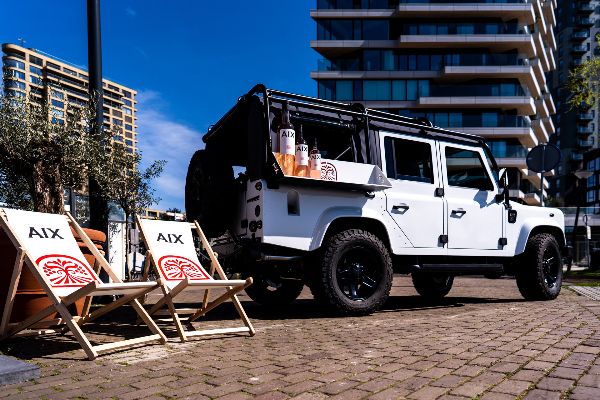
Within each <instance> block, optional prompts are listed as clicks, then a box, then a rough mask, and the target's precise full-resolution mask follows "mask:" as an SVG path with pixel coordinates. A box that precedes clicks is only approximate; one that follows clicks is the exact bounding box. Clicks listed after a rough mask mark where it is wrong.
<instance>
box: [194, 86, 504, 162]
mask: <svg viewBox="0 0 600 400" xmlns="http://www.w3.org/2000/svg"><path fill="white" fill-rule="evenodd" d="M255 95H260V96H262V97H263V99H264V107H265V110H264V111H265V115H266V116H267V118H266V120H267V126H266V130H267V135H269V133H270V131H271V126H270V125H271V121H270V120H269V118H268V115H269V114H270V107H271V105H270V101H269V99H275V100H280V101H288V102H289V103H290V104H291V105H296V106H303V107H308V108H312V109H318V110H326V111H330V112H343V113H344V114H347V115H354V116H356V117H361V118H362V119H364V122H365V124H366V125H367V126H368V124H369V121H370V120H376V121H381V122H388V123H393V124H399V125H402V126H403V127H406V128H413V129H417V130H419V131H422V132H423V133H425V134H429V135H434V136H438V137H445V138H450V139H455V140H466V141H470V142H476V143H477V144H478V145H481V146H482V147H483V149H484V151H485V152H486V153H487V155H488V157H489V158H490V160H491V161H492V164H493V167H494V168H495V169H498V166H497V164H496V161H495V159H494V157H493V156H492V152H491V150H490V148H489V147H488V146H487V144H486V143H485V140H484V139H483V137H481V136H479V135H473V134H469V133H464V132H457V131H452V130H448V129H444V128H440V127H437V126H434V125H433V124H432V123H431V122H430V121H429V120H428V119H426V118H411V117H406V116H402V115H397V114H392V113H389V112H385V111H381V110H376V109H371V108H366V107H365V106H364V105H363V104H361V103H343V102H340V101H333V100H324V99H319V98H315V97H310V96H304V95H300V94H295V93H289V92H284V91H281V90H275V89H268V88H267V87H266V86H265V85H263V84H261V83H259V84H257V85H255V86H254V87H253V88H252V89H250V91H248V93H246V94H245V95H243V96H241V97H240V98H239V99H238V102H239V101H243V100H246V99H247V98H249V97H251V96H255ZM234 110H235V106H234V107H233V108H232V109H231V110H229V111H228V112H227V113H226V114H225V115H224V116H223V117H222V118H221V119H220V120H219V121H218V122H217V123H216V124H214V125H213V126H212V127H210V128H209V131H208V133H207V134H206V135H205V136H204V138H203V140H204V141H205V142H206V140H207V139H208V138H210V136H212V134H213V133H214V132H215V131H216V130H218V128H219V126H221V125H222V124H223V123H224V122H225V121H226V120H227V119H228V118H229V117H230V116H231V114H232V113H233V111H234Z"/></svg>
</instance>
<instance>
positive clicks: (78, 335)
mask: <svg viewBox="0 0 600 400" xmlns="http://www.w3.org/2000/svg"><path fill="white" fill-rule="evenodd" d="M55 308H56V311H58V313H59V314H60V316H61V317H62V318H63V320H64V321H65V323H66V324H67V326H68V327H69V330H70V331H71V333H73V336H75V339H77V341H78V342H79V344H80V345H81V347H82V348H83V351H85V354H86V355H87V356H88V359H90V360H93V359H95V358H96V357H98V352H96V350H94V347H93V346H92V344H91V343H90V341H89V340H88V338H87V337H86V336H85V334H84V333H83V331H82V330H81V327H80V326H79V325H78V324H77V322H76V321H75V319H74V318H73V316H72V315H71V313H70V312H69V310H67V307H66V306H65V305H64V304H62V303H59V304H57V305H56V306H55Z"/></svg>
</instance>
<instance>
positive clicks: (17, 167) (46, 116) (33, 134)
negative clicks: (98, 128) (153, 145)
mask: <svg viewBox="0 0 600 400" xmlns="http://www.w3.org/2000/svg"><path fill="white" fill-rule="evenodd" d="M93 121H94V115H93V111H92V108H91V107H87V106H85V105H73V104H68V106H67V109H66V110H62V111H58V110H54V109H52V108H51V107H50V105H49V104H48V101H47V100H46V99H41V100H38V99H37V98H33V97H31V96H22V97H21V96H15V95H6V94H0V202H3V203H5V204H6V205H8V206H13V207H18V208H23V209H33V210H36V211H40V212H49V213H63V212H64V199H63V196H64V188H65V187H68V186H72V187H82V186H83V185H85V183H86V181H87V178H88V176H89V174H90V173H91V174H93V173H94V172H95V171H98V170H99V169H102V168H101V167H102V163H103V161H105V156H104V155H105V154H106V145H107V143H110V137H111V133H110V132H108V131H104V130H103V131H102V132H101V133H100V134H99V135H97V134H95V133H94V131H93V129H92V124H93Z"/></svg>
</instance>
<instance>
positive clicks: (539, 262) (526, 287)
mask: <svg viewBox="0 0 600 400" xmlns="http://www.w3.org/2000/svg"><path fill="white" fill-rule="evenodd" d="M519 261H520V262H518V263H517V265H516V271H515V272H516V278H517V286H518V287H519V291H520V292H521V295H523V297H524V298H525V299H527V300H553V299H555V298H556V297H557V296H558V294H559V293H560V288H561V285H562V274H563V265H562V255H561V251H560V246H559V244H558V242H557V241H556V238H555V237H554V236H553V235H551V234H549V233H539V234H537V235H534V236H532V237H531V238H529V240H528V241H527V246H526V248H525V253H524V254H523V255H522V256H521V257H520V258H519Z"/></svg>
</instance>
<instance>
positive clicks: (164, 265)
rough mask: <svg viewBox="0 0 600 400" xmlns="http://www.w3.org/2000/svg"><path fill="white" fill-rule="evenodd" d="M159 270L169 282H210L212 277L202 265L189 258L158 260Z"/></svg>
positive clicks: (179, 257)
mask: <svg viewBox="0 0 600 400" xmlns="http://www.w3.org/2000/svg"><path fill="white" fill-rule="evenodd" d="M158 268H159V269H160V270H161V272H162V274H163V276H164V277H165V279H166V280H168V281H180V280H182V279H185V278H188V279H190V280H208V279H210V277H209V276H208V274H207V273H206V271H205V270H204V268H202V267H201V266H200V265H198V264H196V263H195V262H194V261H192V260H190V259H189V258H185V257H181V256H162V257H161V258H160V259H159V260H158Z"/></svg>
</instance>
